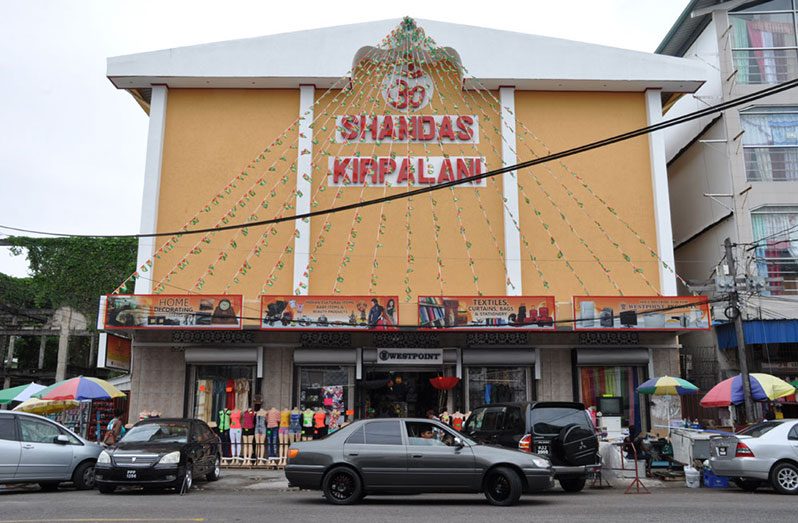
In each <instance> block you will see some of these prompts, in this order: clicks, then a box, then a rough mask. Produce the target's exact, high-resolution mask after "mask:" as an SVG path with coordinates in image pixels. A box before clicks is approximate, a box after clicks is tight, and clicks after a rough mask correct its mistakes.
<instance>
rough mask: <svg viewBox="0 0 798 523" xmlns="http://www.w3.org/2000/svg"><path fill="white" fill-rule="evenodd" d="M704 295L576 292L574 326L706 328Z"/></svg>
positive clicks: (601, 327)
mask: <svg viewBox="0 0 798 523" xmlns="http://www.w3.org/2000/svg"><path fill="white" fill-rule="evenodd" d="M710 324H711V319H710V311H709V302H708V301H707V298H706V297H705V296H574V330H624V329H627V330H629V329H633V330H652V331H681V330H707V329H709V326H710Z"/></svg>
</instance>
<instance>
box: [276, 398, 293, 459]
mask: <svg viewBox="0 0 798 523" xmlns="http://www.w3.org/2000/svg"><path fill="white" fill-rule="evenodd" d="M289 425H291V411H290V410H288V409H283V410H281V411H280V449H279V451H280V463H284V462H285V456H286V454H288V443H289V441H288V428H289Z"/></svg>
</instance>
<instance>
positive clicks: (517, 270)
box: [499, 87, 523, 296]
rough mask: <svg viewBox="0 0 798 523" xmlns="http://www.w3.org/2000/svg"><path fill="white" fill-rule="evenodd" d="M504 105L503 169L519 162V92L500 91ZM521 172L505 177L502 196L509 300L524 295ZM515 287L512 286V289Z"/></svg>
mask: <svg viewBox="0 0 798 523" xmlns="http://www.w3.org/2000/svg"><path fill="white" fill-rule="evenodd" d="M499 97H500V103H501V117H502V121H501V131H502V166H503V167H507V166H508V165H515V164H516V163H518V158H517V155H516V153H515V148H516V138H515V88H514V87H502V88H501V89H499ZM517 175H518V172H509V173H504V174H502V196H503V197H504V202H505V203H504V266H505V271H506V273H507V281H505V289H506V292H507V295H508V296H520V295H521V294H523V288H522V282H521V233H520V231H519V230H518V229H517V228H516V225H515V222H516V221H518V222H519V225H520V220H521V218H520V215H519V213H518V179H517V178H516V176H517ZM511 283H512V285H511Z"/></svg>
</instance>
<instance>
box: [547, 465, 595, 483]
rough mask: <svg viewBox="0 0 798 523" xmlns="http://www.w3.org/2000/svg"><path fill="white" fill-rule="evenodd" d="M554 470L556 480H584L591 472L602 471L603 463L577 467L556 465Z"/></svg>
mask: <svg viewBox="0 0 798 523" xmlns="http://www.w3.org/2000/svg"><path fill="white" fill-rule="evenodd" d="M552 469H554V478H555V479H571V478H583V477H585V476H587V475H588V474H589V473H590V472H593V471H594V470H597V469H601V463H596V464H593V465H580V466H577V467H570V466H564V465H554V466H553V467H552Z"/></svg>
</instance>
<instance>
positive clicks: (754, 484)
mask: <svg viewBox="0 0 798 523" xmlns="http://www.w3.org/2000/svg"><path fill="white" fill-rule="evenodd" d="M732 481H733V482H734V484H735V485H737V486H738V487H739V488H741V489H742V490H744V491H746V492H753V491H755V490H756V489H758V488H759V487H761V486H762V482H761V481H759V480H757V479H745V478H736V479H733V480H732Z"/></svg>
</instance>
